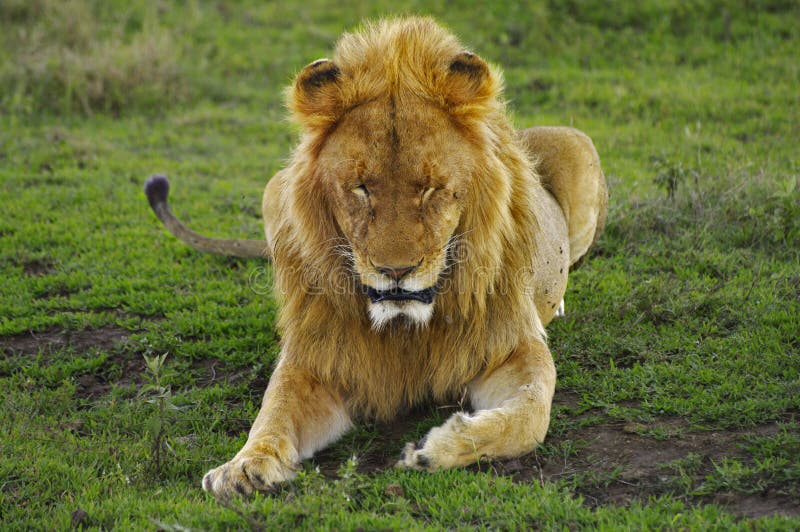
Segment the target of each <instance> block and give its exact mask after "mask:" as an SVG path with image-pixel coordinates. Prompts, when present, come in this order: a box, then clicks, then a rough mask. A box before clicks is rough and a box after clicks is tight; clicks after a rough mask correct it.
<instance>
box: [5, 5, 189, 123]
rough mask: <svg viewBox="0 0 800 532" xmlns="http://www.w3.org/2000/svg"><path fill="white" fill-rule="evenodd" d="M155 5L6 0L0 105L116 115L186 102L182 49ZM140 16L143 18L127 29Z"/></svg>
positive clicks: (14, 108)
mask: <svg viewBox="0 0 800 532" xmlns="http://www.w3.org/2000/svg"><path fill="white" fill-rule="evenodd" d="M155 9H156V8H155V7H147V4H145V5H143V6H133V7H131V8H130V9H127V10H126V9H120V10H115V11H114V12H112V10H109V9H102V8H101V7H100V4H97V3H95V2H92V1H91V0H69V1H62V0H34V1H30V2H26V1H25V0H12V1H10V2H3V3H2V4H0V24H2V27H3V31H2V32H0V33H2V34H3V37H2V43H3V48H4V50H3V53H2V56H0V57H1V58H2V63H0V64H1V65H2V66H0V90H2V94H3V96H2V100H0V106H2V108H3V109H5V110H6V111H14V112H26V113H33V112H37V111H52V112H74V111H80V112H83V113H85V114H87V115H89V114H92V113H94V112H98V111H100V112H111V113H114V114H119V113H121V112H123V111H124V110H125V109H126V108H129V107H132V106H135V107H137V108H139V109H142V110H157V109H158V108H159V107H161V106H163V105H168V104H171V103H175V102H178V101H181V100H183V99H185V98H186V97H187V96H188V93H189V91H188V89H187V84H186V83H185V81H184V79H183V77H182V75H181V64H180V58H181V49H180V46H179V45H178V43H177V42H176V39H174V37H173V36H172V35H171V33H170V32H169V31H168V30H167V29H165V28H163V27H161V26H160V25H159V24H158V22H157V21H156V20H157V17H156V16H155V13H154V11H155ZM104 12H105V14H106V15H105V16H106V17H111V18H113V20H112V21H111V24H109V21H108V20H103V19H102V16H103V14H104ZM138 19H142V20H143V23H142V24H141V25H140V27H139V28H135V29H131V26H135V25H134V24H131V20H138ZM137 25H138V24H137ZM109 28H110V29H109Z"/></svg>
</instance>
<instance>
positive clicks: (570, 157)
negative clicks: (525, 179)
mask: <svg viewBox="0 0 800 532" xmlns="http://www.w3.org/2000/svg"><path fill="white" fill-rule="evenodd" d="M519 135H520V139H521V140H522V142H523V144H524V145H525V147H526V149H527V152H528V154H529V155H530V157H531V158H532V159H533V160H536V161H538V165H537V171H538V172H539V175H540V176H541V182H542V185H543V186H544V187H545V188H546V189H547V190H548V191H550V193H552V194H553V196H555V198H556V201H558V204H559V205H560V206H561V210H562V211H563V212H564V217H565V218H566V221H567V228H568V232H569V264H570V266H573V265H574V264H576V263H577V262H578V261H579V260H580V259H581V257H583V256H584V255H585V254H586V252H587V251H588V250H589V248H590V247H591V245H592V244H594V243H595V242H596V241H597V239H598V238H599V237H600V234H601V233H602V232H603V227H604V226H605V221H606V214H607V211H608V188H607V185H606V178H605V176H604V175H603V170H602V169H601V168H600V157H599V156H598V155H597V150H595V147H594V144H593V143H592V140H591V139H590V138H589V137H588V136H586V135H585V134H584V133H582V132H581V131H578V130H577V129H573V128H571V127H533V128H530V129H526V130H524V131H521V132H520V133H519Z"/></svg>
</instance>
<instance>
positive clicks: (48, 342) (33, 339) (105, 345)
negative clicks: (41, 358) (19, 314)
mask: <svg viewBox="0 0 800 532" xmlns="http://www.w3.org/2000/svg"><path fill="white" fill-rule="evenodd" d="M128 335H130V331H128V330H125V329H123V328H121V327H114V326H108V327H101V328H100V329H92V330H85V331H65V330H63V329H57V328H51V329H46V330H44V331H41V332H36V333H34V332H29V333H25V334H18V335H14V336H6V337H2V338H0V349H2V351H3V352H4V353H5V354H7V355H35V354H38V353H52V352H53V351H57V350H61V349H64V348H65V347H70V348H72V349H74V350H75V351H77V352H81V351H86V350H88V349H91V348H96V349H103V350H107V351H111V350H113V349H114V348H115V347H117V346H118V345H119V344H121V343H123V342H125V341H126V340H127V339H128Z"/></svg>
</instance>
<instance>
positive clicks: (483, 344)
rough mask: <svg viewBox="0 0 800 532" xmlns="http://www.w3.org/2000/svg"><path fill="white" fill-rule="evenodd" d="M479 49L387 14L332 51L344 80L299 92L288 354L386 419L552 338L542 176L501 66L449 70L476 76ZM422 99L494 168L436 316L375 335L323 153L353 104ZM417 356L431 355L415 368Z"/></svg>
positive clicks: (286, 252) (287, 254)
mask: <svg viewBox="0 0 800 532" xmlns="http://www.w3.org/2000/svg"><path fill="white" fill-rule="evenodd" d="M472 57H473V56H472V55H471V54H468V53H465V52H464V48H463V47H462V46H461V45H460V44H459V42H458V41H457V40H456V39H455V37H453V36H452V35H451V34H449V33H447V32H446V31H444V30H443V29H441V28H440V27H439V26H438V25H437V24H436V23H434V22H433V21H432V20H430V19H408V20H399V21H398V20H393V21H382V22H380V23H378V24H375V25H369V26H366V28H365V29H364V30H363V31H361V32H358V33H354V34H347V35H345V36H343V37H342V39H341V40H340V42H339V43H338V45H337V47H336V51H335V53H334V57H333V64H335V65H336V68H338V72H337V73H336V74H337V75H338V76H339V77H338V81H337V83H328V84H324V85H322V86H321V87H320V88H319V90H316V91H315V92H314V93H313V95H312V96H313V97H307V95H306V94H305V93H304V91H303V90H301V89H302V87H303V85H304V84H308V83H311V84H312V85H313V84H314V82H315V80H314V79H308V77H306V78H304V77H303V75H302V74H301V76H300V77H299V78H298V80H297V83H296V84H295V86H294V87H293V88H292V89H290V91H289V107H290V109H291V110H292V112H293V115H294V118H295V120H296V121H297V122H298V123H299V124H300V125H301V126H302V127H303V128H304V135H303V138H302V140H301V142H300V145H299V146H298V148H297V149H296V151H295V153H294V155H293V158H292V160H291V162H290V164H289V166H288V167H287V169H286V170H285V172H286V174H287V175H288V176H289V179H288V185H287V186H288V187H289V190H288V197H289V198H290V200H289V201H290V204H289V205H288V206H287V207H286V208H287V215H286V216H283V217H282V219H281V221H280V222H279V224H278V228H277V230H275V232H274V234H273V235H272V238H271V244H272V249H271V255H272V257H273V260H274V263H275V270H276V281H277V283H276V292H277V295H278V297H279V299H280V301H281V313H280V319H279V329H280V331H281V334H282V335H283V341H284V346H285V353H286V355H285V358H286V361H287V363H291V364H296V365H298V366H301V367H303V368H307V369H309V370H311V371H312V373H313V374H315V375H316V376H317V377H318V378H319V379H320V380H321V381H323V382H329V383H334V384H335V385H336V386H339V387H340V389H341V391H342V393H343V394H344V395H345V396H346V397H347V398H348V399H347V400H348V404H349V407H350V408H349V409H350V411H352V412H360V413H363V414H365V415H368V416H375V417H377V418H382V419H386V418H389V417H392V416H393V415H395V414H396V412H397V411H398V409H402V408H404V407H407V406H410V405H412V404H414V403H417V402H419V401H420V400H422V399H423V398H425V397H426V396H432V397H433V398H434V399H436V400H445V399H448V398H452V397H453V396H455V395H458V394H460V393H461V391H462V389H463V387H464V386H465V385H466V383H467V382H468V381H469V380H471V379H472V378H474V377H475V376H476V375H477V374H478V373H479V372H480V371H483V370H486V369H487V368H488V369H491V368H492V367H495V366H497V365H499V364H501V363H502V362H503V361H504V360H505V359H506V358H507V357H508V356H509V353H510V352H511V351H512V350H513V349H514V346H515V345H517V344H518V343H519V341H520V339H521V338H522V337H524V336H530V337H536V338H542V337H543V336H544V329H543V327H542V324H541V321H540V319H539V317H538V314H537V310H536V306H535V304H534V302H533V297H532V294H531V293H530V290H531V287H532V281H531V279H530V275H531V270H532V268H533V267H534V265H533V264H531V263H530V261H531V259H530V257H531V256H532V255H535V253H534V251H535V246H536V242H534V241H533V239H532V237H531V236H530V235H531V231H530V228H531V227H534V226H536V225H537V224H538V222H537V220H536V218H535V213H536V212H537V211H539V209H537V201H539V200H538V199H537V196H536V194H535V193H534V191H535V189H536V187H537V185H538V177H537V176H536V174H535V173H534V171H533V169H532V167H531V164H530V162H529V160H528V158H527V157H526V156H525V155H524V152H523V150H522V148H521V147H520V146H519V143H518V140H517V137H516V135H515V133H514V130H513V129H512V128H511V126H510V124H509V123H508V120H507V118H506V115H505V105H504V102H503V101H502V100H501V99H500V97H501V93H502V81H501V76H500V74H499V72H498V71H496V70H495V69H494V68H490V69H489V71H488V73H486V74H488V75H480V76H478V75H476V76H470V75H467V76H449V75H448V72H450V71H451V69H452V65H453V62H454V61H464V65H463V67H461V66H458V65H457V68H463V70H467V71H469V69H471V68H473V66H472V65H471V64H470V63H469V61H470V60H471V58H472ZM480 64H482V65H485V64H484V63H482V62H481V63H480ZM475 68H480V67H479V66H478V67H475ZM468 73H469V72H468ZM312 75H313V73H312ZM322 75H323V76H325V75H328V74H325V73H323V74H322ZM412 94H413V95H417V96H419V95H425V97H426V98H427V99H428V101H430V102H432V103H435V104H436V105H438V106H440V107H441V108H442V109H444V110H446V111H447V113H448V114H449V116H450V117H451V118H452V119H453V120H454V121H456V122H457V123H458V124H459V125H460V127H462V128H463V131H465V132H466V133H467V137H468V138H469V140H470V143H469V146H467V147H465V149H471V150H475V151H476V152H477V153H479V154H480V160H481V161H482V164H481V165H480V166H479V167H478V168H475V172H474V176H473V179H472V185H471V186H472V188H471V190H470V191H469V194H468V197H469V202H468V206H467V208H466V209H465V211H464V214H463V217H462V219H461V222H460V224H459V227H458V229H457V231H456V233H457V234H458V235H460V237H459V238H458V243H457V249H456V250H455V252H454V254H455V255H457V256H458V260H457V261H456V263H455V264H453V265H452V267H451V269H450V271H449V274H448V276H447V279H446V280H445V281H446V283H447V285H448V286H447V289H446V290H445V291H443V292H442V293H441V294H440V295H439V296H438V297H437V299H436V303H435V308H434V317H433V318H432V320H431V322H430V323H429V325H428V326H427V327H425V328H407V327H406V326H405V325H404V324H402V323H397V324H392V326H390V327H389V328H387V329H386V330H383V331H375V330H373V329H372V328H371V327H370V324H369V322H368V319H367V314H366V312H365V303H364V301H363V299H364V298H363V295H362V294H361V293H360V292H359V290H358V286H357V281H356V279H355V278H354V276H353V273H352V271H351V268H350V267H349V266H348V264H347V259H346V257H342V256H341V255H340V254H338V253H337V252H336V251H335V247H336V245H337V244H338V243H340V242H341V241H342V240H343V238H342V235H341V233H340V231H339V230H338V228H337V226H336V222H335V220H334V217H333V215H332V212H331V206H330V205H328V204H327V201H326V199H325V195H324V194H323V193H322V187H323V186H324V184H323V183H322V181H321V179H320V176H319V172H318V168H317V166H316V157H317V155H318V153H319V147H320V146H321V145H322V143H324V141H325V138H326V135H327V134H329V132H330V131H331V130H332V128H335V127H336V124H337V121H338V120H339V119H340V118H341V117H342V116H343V115H344V114H345V113H347V112H348V110H350V109H353V108H355V107H357V106H359V105H361V104H363V103H365V102H368V101H370V100H372V99H375V98H378V97H383V96H386V95H390V96H391V97H393V98H395V99H396V101H397V102H398V105H403V104H404V103H408V102H412V101H413V99H412V98H410V97H409V96H410V95H412ZM332 345H333V346H337V349H335V350H332V349H330V346H332ZM326 353H334V355H332V356H328V355H325V354H326ZM412 355H413V358H414V359H415V360H416V361H422V362H423V363H418V362H415V363H410V360H409V358H410V357H411V356H412Z"/></svg>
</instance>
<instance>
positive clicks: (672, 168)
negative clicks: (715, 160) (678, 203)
mask: <svg viewBox="0 0 800 532" xmlns="http://www.w3.org/2000/svg"><path fill="white" fill-rule="evenodd" d="M651 162H652V164H653V166H654V167H655V170H656V175H655V176H654V177H653V182H654V183H655V184H656V186H658V187H659V188H661V189H663V190H664V191H665V192H666V193H667V198H669V199H670V200H674V199H675V194H676V193H677V192H678V187H681V186H683V184H684V183H685V182H686V179H687V178H688V177H693V178H694V183H695V186H696V185H697V172H696V171H695V170H693V169H690V168H685V167H684V166H683V164H682V163H681V162H680V161H678V162H674V161H670V160H669V159H668V158H667V157H666V156H663V155H662V156H656V157H652V158H651Z"/></svg>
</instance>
